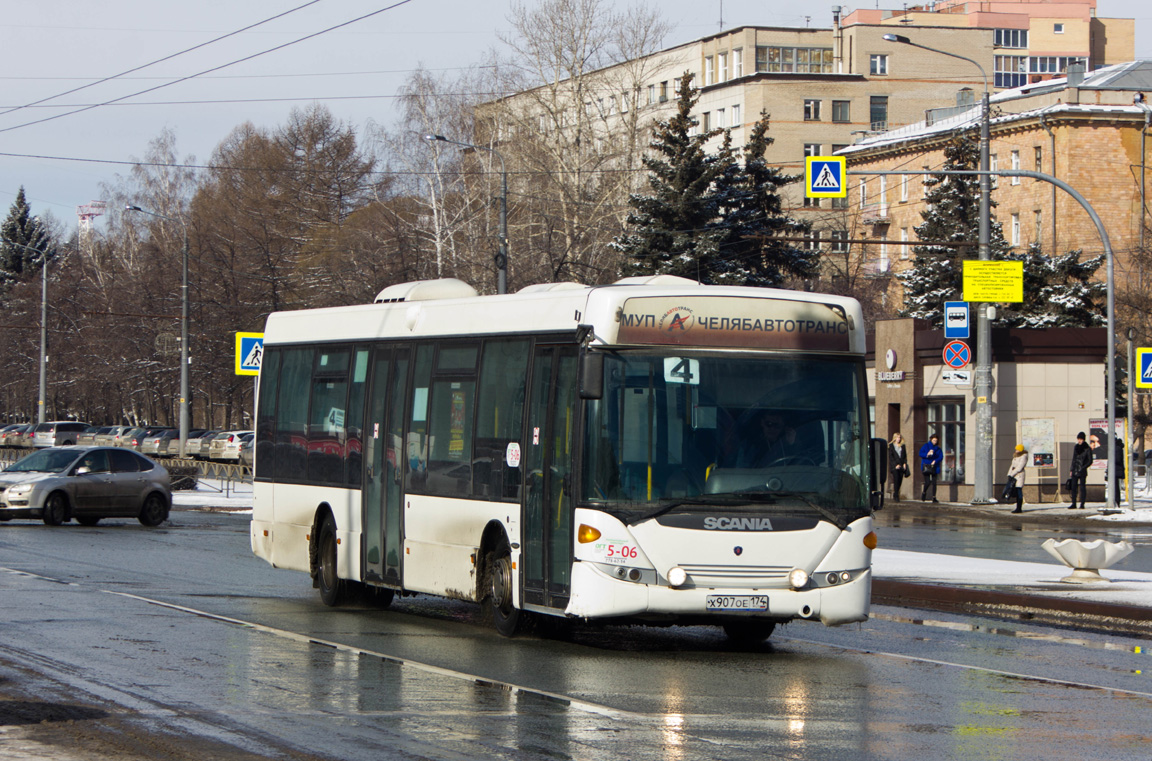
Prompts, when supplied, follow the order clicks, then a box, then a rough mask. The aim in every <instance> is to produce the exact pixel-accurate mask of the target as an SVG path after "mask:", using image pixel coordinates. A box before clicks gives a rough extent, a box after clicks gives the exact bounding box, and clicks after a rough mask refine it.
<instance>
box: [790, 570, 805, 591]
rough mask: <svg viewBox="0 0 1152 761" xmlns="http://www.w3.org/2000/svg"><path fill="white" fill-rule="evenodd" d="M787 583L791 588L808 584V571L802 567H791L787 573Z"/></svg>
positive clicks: (799, 587) (801, 587) (800, 587)
mask: <svg viewBox="0 0 1152 761" xmlns="http://www.w3.org/2000/svg"><path fill="white" fill-rule="evenodd" d="M788 583H789V584H791V585H792V588H793V589H803V588H804V587H806V586H808V572H807V571H805V570H804V569H803V568H793V569H792V570H791V571H790V572H789V573H788Z"/></svg>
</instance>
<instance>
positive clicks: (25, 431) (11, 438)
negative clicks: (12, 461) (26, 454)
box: [2, 425, 32, 448]
mask: <svg viewBox="0 0 1152 761" xmlns="http://www.w3.org/2000/svg"><path fill="white" fill-rule="evenodd" d="M31 432H32V426H31V425H18V426H16V427H15V428H13V429H11V430H9V431H5V432H4V433H3V434H2V435H3V444H4V446H6V447H16V448H19V447H30V446H32V442H31V439H30V438H29V437H30V436H31Z"/></svg>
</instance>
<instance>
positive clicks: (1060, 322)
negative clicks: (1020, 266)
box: [995, 244, 1108, 328]
mask: <svg viewBox="0 0 1152 761" xmlns="http://www.w3.org/2000/svg"><path fill="white" fill-rule="evenodd" d="M1080 256H1081V252H1080V251H1079V250H1077V251H1069V252H1068V253H1066V254H1063V255H1061V256H1051V257H1050V256H1046V255H1045V254H1044V252H1043V251H1041V249H1040V246H1038V245H1036V244H1032V245H1031V246H1029V247H1028V251H1027V252H1026V253H1020V254H1017V253H1012V254H1008V255H1007V256H1006V257H1005V258H1006V259H1008V260H1009V261H1022V262H1024V301H1023V302H1022V303H1019V304H1006V305H1005V306H1004V308H1001V309H999V310H997V315H996V323H995V324H996V325H997V326H998V327H1008V328H1089V327H1099V326H1101V325H1104V324H1105V322H1106V317H1105V309H1104V300H1105V298H1107V294H1108V285H1107V283H1104V282H1103V281H1100V280H1094V277H1095V275H1096V271H1097V270H1099V269H1100V267H1101V266H1102V265H1103V264H1104V261H1105V259H1104V256H1103V255H1100V256H1097V257H1095V258H1093V259H1088V260H1086V261H1080Z"/></svg>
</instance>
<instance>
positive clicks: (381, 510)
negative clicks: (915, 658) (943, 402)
mask: <svg viewBox="0 0 1152 761" xmlns="http://www.w3.org/2000/svg"><path fill="white" fill-rule="evenodd" d="M705 315H706V317H705ZM264 349H265V353H264V357H263V361H262V365H261V368H260V380H259V392H258V395H257V410H256V442H255V487H254V488H255V508H254V510H253V515H252V523H251V544H252V550H253V552H255V554H256V555H257V556H259V557H261V558H263V559H265V560H266V561H268V562H269V563H271V564H272V565H274V566H276V567H278V568H284V569H290V570H296V571H301V572H304V573H307V574H309V575H310V577H311V579H312V583H313V586H315V587H316V588H318V590H319V593H320V598H321V600H322V601H323V602H324V603H325V604H327V605H339V604H340V603H341V602H343V601H344V600H345V599H346V598H347V596H348V595H349V593H350V592H353V591H355V592H357V593H362V594H370V595H373V596H375V597H376V599H377V601H378V602H379V603H380V604H381V605H387V604H390V603H391V602H393V598H394V597H396V596H402V595H411V594H418V593H419V594H432V595H441V596H445V597H453V598H459V599H464V600H470V601H474V602H477V603H480V604H481V605H484V606H486V607H487V608H488V609H489V611H490V613H491V617H492V619H493V622H494V624H495V626H496V628H497V629H498V630H499V631H500V632H501V633H503V634H505V635H509V636H510V635H513V634H515V633H516V632H518V631H519V630H520V629H521V628H522V627H523V626H524V624H525V623H527V622H528V621H529V619H531V618H533V617H541V616H544V617H551V618H552V619H554V620H555V621H557V622H559V621H565V620H568V621H573V620H595V621H620V622H631V623H635V622H641V623H643V622H652V623H660V624H665V623H668V622H682V623H688V624H713V625H718V626H721V627H723V628H724V630H725V631H726V632H727V634H728V635H729V636H730V637H732V638H734V639H736V640H741V641H745V642H752V641H760V640H762V639H764V638H766V637H768V636H769V635H770V634H771V632H772V631H773V629H774V627H775V626H777V625H779V624H782V623H787V622H789V621H793V620H795V619H811V620H817V621H822V622H823V623H825V624H827V625H837V624H844V623H848V622H852V621H862V620H865V619H866V618H867V616H868V600H869V595H870V586H871V578H872V575H871V558H872V554H871V553H872V549H873V548H874V547H875V544H876V535H875V533H874V532H873V524H872V520H873V519H872V514H873V511H874V510H875V509H877V508H878V507H880V505H881V502H880V499H881V494H882V489H883V482H882V480H881V479H882V477H883V474H884V473H885V472H886V470H887V468H886V467H885V466H884V462H883V456H884V452H885V448H884V446H883V442H880V441H878V440H875V439H871V438H869V430H868V425H869V423H868V408H867V401H868V400H867V391H866V388H867V387H866V384H865V366H864V334H863V316H862V313H861V310H860V306H859V304H858V303H857V302H856V301H854V300H852V299H849V298H843V297H837V296H829V295H821V294H813V293H803V292H795V291H780V290H770V289H763V288H747V287H729V286H703V285H698V284H696V283H694V282H692V281H689V280H684V279H682V278H675V277H669V276H656V277H650V278H628V279H625V280H621V281H619V282H616V283H613V284H611V285H605V286H597V287H589V286H584V285H579V284H575V283H551V284H547V285H537V286H530V287H528V288H525V289H523V290H521V291H519V292H518V293H514V294H507V295H499V296H480V295H478V294H477V293H476V292H475V290H473V289H472V288H471V287H470V286H468V285H466V284H464V283H463V282H460V281H458V280H435V281H422V282H416V283H404V284H400V285H395V286H391V287H389V288H386V289H385V290H384V291H382V292H381V293H380V294H379V295H378V296H377V298H376V300H375V303H372V304H361V305H354V306H347V307H337V308H329V309H316V310H304V311H298V312H278V313H274V314H272V315H271V316H269V318H268V321H267V325H266V327H265V331H264Z"/></svg>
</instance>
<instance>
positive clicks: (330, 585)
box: [316, 515, 347, 607]
mask: <svg viewBox="0 0 1152 761" xmlns="http://www.w3.org/2000/svg"><path fill="white" fill-rule="evenodd" d="M316 555H317V558H316V566H317V568H316V582H317V586H318V587H319V588H320V601H321V602H323V603H324V604H325V605H327V606H329V607H335V606H337V605H339V604H340V603H342V602H344V597H345V594H346V592H347V587H346V585H345V583H344V580H343V579H341V578H340V577H339V576H337V575H336V522H335V521H334V520H332V516H331V515H327V516H325V517H324V522H323V523H321V524H320V538H319V540H318V541H317V543H316Z"/></svg>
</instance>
